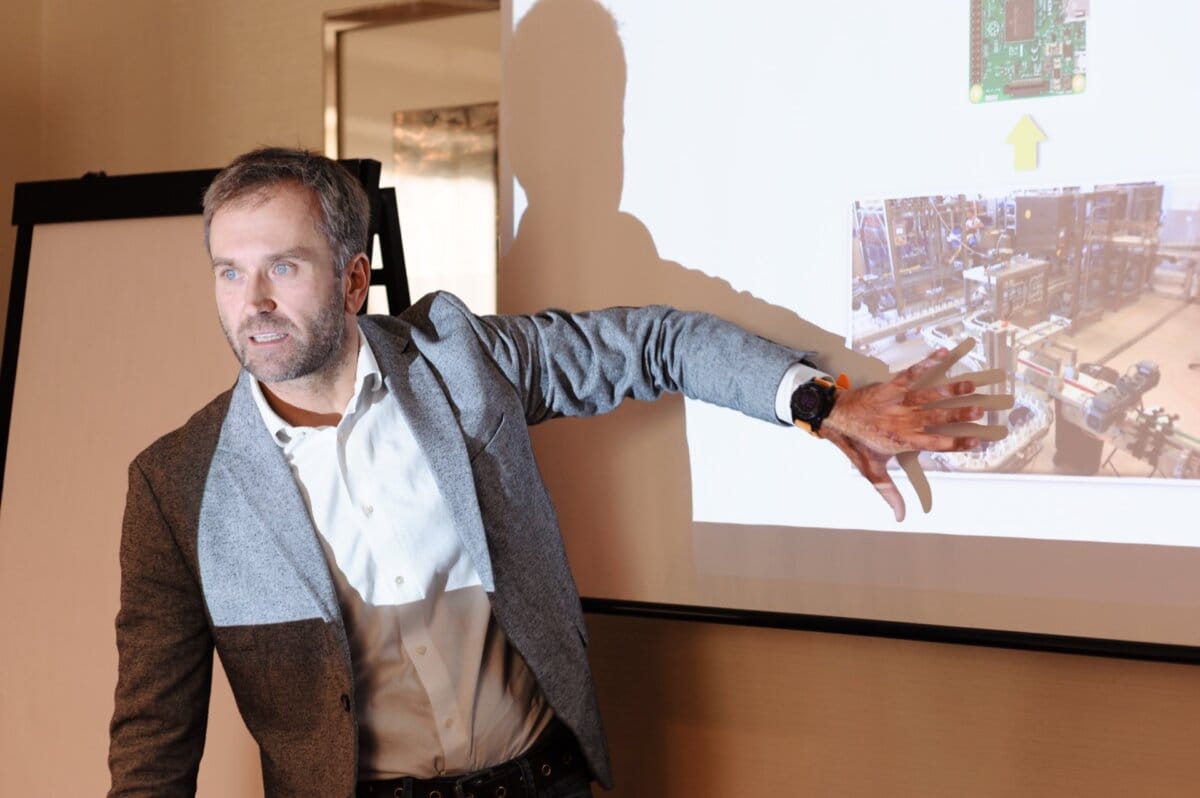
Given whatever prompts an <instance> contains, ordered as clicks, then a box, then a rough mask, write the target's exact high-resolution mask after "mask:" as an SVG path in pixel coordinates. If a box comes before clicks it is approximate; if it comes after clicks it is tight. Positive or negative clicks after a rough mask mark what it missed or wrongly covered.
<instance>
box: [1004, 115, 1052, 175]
mask: <svg viewBox="0 0 1200 798" xmlns="http://www.w3.org/2000/svg"><path fill="white" fill-rule="evenodd" d="M1045 140H1046V134H1045V133H1043V132H1042V129H1041V128H1040V127H1038V126H1037V122H1034V121H1033V117H1031V116H1030V115H1029V114H1025V116H1023V117H1021V121H1019V122H1017V126H1016V127H1014V128H1013V129H1012V133H1009V134H1008V138H1006V139H1005V140H1004V143H1005V144H1011V145H1013V166H1014V167H1015V168H1016V170H1017V171H1018V172H1025V171H1028V170H1030V169H1037V165H1038V144H1039V143H1041V142H1043V141H1045Z"/></svg>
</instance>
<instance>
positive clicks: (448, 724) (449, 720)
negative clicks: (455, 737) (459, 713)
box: [446, 718, 454, 729]
mask: <svg viewBox="0 0 1200 798" xmlns="http://www.w3.org/2000/svg"><path fill="white" fill-rule="evenodd" d="M453 725H454V718H446V728H447V729H449V728H450V727H452V726H453Z"/></svg>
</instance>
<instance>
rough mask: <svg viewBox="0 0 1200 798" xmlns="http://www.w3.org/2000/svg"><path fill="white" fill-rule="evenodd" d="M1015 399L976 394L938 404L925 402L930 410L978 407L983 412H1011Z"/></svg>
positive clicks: (938, 402) (953, 398)
mask: <svg viewBox="0 0 1200 798" xmlns="http://www.w3.org/2000/svg"><path fill="white" fill-rule="evenodd" d="M1014 403H1015V397H1014V396H1013V395H1012V394H1011V393H976V394H971V395H969V396H952V397H950V398H949V399H941V400H938V401H936V402H924V403H923V404H924V406H925V407H928V408H934V407H978V408H981V409H983V410H1011V409H1012V408H1013V404H1014Z"/></svg>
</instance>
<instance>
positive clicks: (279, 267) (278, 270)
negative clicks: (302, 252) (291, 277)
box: [271, 263, 292, 277]
mask: <svg viewBox="0 0 1200 798" xmlns="http://www.w3.org/2000/svg"><path fill="white" fill-rule="evenodd" d="M291 270H292V264H290V263H276V264H275V265H274V266H272V267H271V271H272V272H273V273H274V274H275V275H276V276H278V277H282V276H284V275H285V274H288V273H289V272H290V271H291Z"/></svg>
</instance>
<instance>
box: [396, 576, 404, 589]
mask: <svg viewBox="0 0 1200 798" xmlns="http://www.w3.org/2000/svg"><path fill="white" fill-rule="evenodd" d="M403 584H404V577H403V576H397V577H396V587H400V586H401V585H403Z"/></svg>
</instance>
